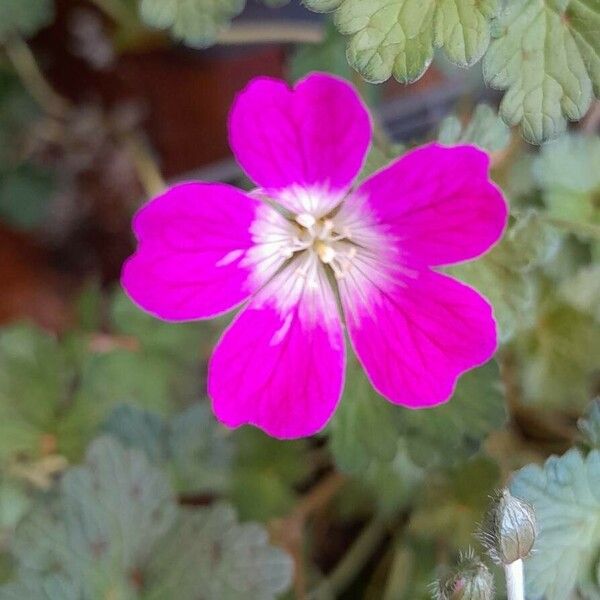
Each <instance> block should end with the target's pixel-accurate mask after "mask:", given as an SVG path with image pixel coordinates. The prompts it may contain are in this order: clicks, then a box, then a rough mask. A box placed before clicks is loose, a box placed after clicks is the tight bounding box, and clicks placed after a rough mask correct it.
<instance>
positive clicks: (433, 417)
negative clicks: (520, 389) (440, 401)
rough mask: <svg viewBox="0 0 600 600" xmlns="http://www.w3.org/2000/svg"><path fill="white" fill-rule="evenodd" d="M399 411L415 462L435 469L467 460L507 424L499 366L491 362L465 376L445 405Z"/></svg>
mask: <svg viewBox="0 0 600 600" xmlns="http://www.w3.org/2000/svg"><path fill="white" fill-rule="evenodd" d="M397 410H399V412H398V414H397V418H398V420H399V432H400V434H401V435H403V436H404V437H405V439H406V445H407V448H408V452H409V456H410V457H411V459H412V460H413V461H414V462H415V463H417V464H419V465H424V466H432V465H453V464H456V463H458V462H460V461H464V460H465V459H467V458H468V457H469V456H472V455H474V454H475V453H476V452H477V451H478V450H479V449H480V447H481V444H482V443H483V441H484V440H485V438H486V437H487V436H488V434H489V433H491V432H492V431H494V430H496V429H500V428H501V427H502V426H503V425H504V423H505V421H506V407H505V404H504V394H503V389H502V385H501V382H500V372H499V369H498V365H497V364H496V362H495V361H490V362H489V363H487V364H486V365H484V366H483V367H479V368H477V369H473V370H471V371H468V372H467V373H465V374H464V375H462V376H461V378H460V379H459V380H458V384H457V386H456V390H455V392H454V395H453V396H452V398H451V399H450V401H449V402H447V403H446V404H444V405H441V406H437V407H434V408H430V409H427V410H407V409H397Z"/></svg>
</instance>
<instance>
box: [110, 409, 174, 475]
mask: <svg viewBox="0 0 600 600" xmlns="http://www.w3.org/2000/svg"><path fill="white" fill-rule="evenodd" d="M100 431H101V432H102V433H104V434H106V435H110V436H113V437H114V438H116V439H117V440H119V442H120V443H121V444H122V445H123V446H125V447H126V448H138V449H139V450H142V451H143V452H144V454H145V455H146V456H147V457H148V458H149V459H150V461H151V462H152V463H153V464H156V465H160V464H162V463H164V462H165V461H166V460H167V457H168V449H167V431H168V430H167V425H166V423H165V421H164V419H163V418H162V417H161V416H160V415H158V414H156V413H153V412H150V411H147V410H143V409H140V408H138V407H135V406H130V405H128V404H124V405H121V406H117V407H116V408H115V409H114V410H113V411H112V412H111V413H110V415H109V416H108V418H107V419H106V421H105V422H104V423H103V424H102V427H101V428H100Z"/></svg>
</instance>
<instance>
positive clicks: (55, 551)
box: [0, 437, 291, 600]
mask: <svg viewBox="0 0 600 600" xmlns="http://www.w3.org/2000/svg"><path fill="white" fill-rule="evenodd" d="M12 552H13V554H14V555H15V558H16V560H17V562H18V579H17V580H16V581H15V582H12V583H10V584H7V585H5V586H3V587H1V588H0V598H2V600H8V599H11V598H17V597H18V598H21V599H22V600H23V599H25V598H31V599H32V600H33V599H34V598H35V599H36V600H38V599H39V598H45V597H48V598H54V599H56V598H61V600H62V599H63V598H64V599H71V598H73V600H75V599H77V600H94V599H95V598H124V599H131V600H133V599H136V598H139V599H141V598H144V599H148V598H153V599H157V600H158V599H159V598H160V599H162V598H167V597H173V596H174V595H175V594H176V595H177V598H180V599H181V600H194V599H195V598H198V597H199V596H202V597H206V598H208V599H211V600H220V599H224V598H227V599H231V600H235V599H237V598H239V599H242V598H246V597H247V595H246V592H247V591H248V590H251V591H252V593H253V597H256V598H265V599H269V598H274V597H275V596H276V595H277V594H278V593H281V592H283V591H285V589H286V588H287V587H288V586H289V583H290V577H291V561H290V559H289V558H288V557H287V556H286V555H285V554H284V553H283V552H282V551H281V550H278V549H276V548H273V547H271V546H270V545H269V543H268V538H267V534H266V531H265V530H264V529H263V528H262V527H260V526H258V525H255V524H244V525H238V523H237V521H236V518H235V514H234V512H233V511H232V510H231V509H230V508H228V507H226V506H220V505H217V506H215V507H212V508H205V509H197V510H194V511H187V510H182V509H181V508H179V507H178V505H177V503H176V501H175V497H174V495H173V491H172V489H171V486H170V485H169V482H168V478H167V476H166V474H165V473H163V472H162V471H161V470H160V469H158V468H157V467H155V466H153V465H151V464H150V462H149V461H148V459H147V458H146V456H145V455H144V454H143V453H142V452H141V451H139V450H137V449H125V448H124V447H123V446H121V445H120V444H119V443H117V442H116V441H115V440H114V439H111V438H108V437H105V438H99V439H97V440H96V441H95V442H94V443H93V444H92V445H91V446H90V448H89V450H88V453H87V457H86V462H85V464H84V465H83V466H81V467H75V468H72V469H70V470H69V471H68V472H67V473H66V475H65V476H64V478H63V480H62V482H61V485H60V490H59V493H58V496H57V497H56V499H55V500H54V501H53V502H52V503H51V504H50V505H49V504H48V503H47V502H46V503H42V504H40V505H38V506H37V507H36V508H35V510H34V511H33V512H32V513H31V514H30V516H28V517H26V518H25V520H24V521H23V522H22V523H21V524H20V525H19V527H18V529H17V532H16V538H15V541H14V543H13V545H12ZM59 590H60V591H59ZM56 594H58V595H56Z"/></svg>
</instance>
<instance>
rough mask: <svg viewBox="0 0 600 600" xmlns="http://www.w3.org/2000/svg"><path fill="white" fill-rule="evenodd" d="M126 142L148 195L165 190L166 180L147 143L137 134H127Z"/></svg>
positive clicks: (154, 194)
mask: <svg viewBox="0 0 600 600" xmlns="http://www.w3.org/2000/svg"><path fill="white" fill-rule="evenodd" d="M125 144H126V146H127V149H128V151H129V155H130V156H131V159H132V160H133V164H134V165H135V168H136V171H137V174H138V177H139V180H140V182H141V183H142V185H143V186H144V189H145V190H146V193H147V194H148V196H156V195H158V194H160V193H161V192H162V191H164V189H165V187H166V184H165V180H164V179H163V176H162V174H161V172H160V169H159V168H158V165H157V164H156V161H155V160H154V157H153V156H152V155H151V154H150V152H149V151H148V149H147V147H146V144H145V143H144V142H143V141H142V140H141V139H140V138H139V136H137V135H135V134H132V135H129V136H127V137H126V139H125Z"/></svg>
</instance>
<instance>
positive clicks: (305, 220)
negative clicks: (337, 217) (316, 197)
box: [296, 213, 317, 229]
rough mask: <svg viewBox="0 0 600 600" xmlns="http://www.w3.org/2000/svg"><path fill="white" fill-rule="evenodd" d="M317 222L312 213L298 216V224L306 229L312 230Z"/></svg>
mask: <svg viewBox="0 0 600 600" xmlns="http://www.w3.org/2000/svg"><path fill="white" fill-rule="evenodd" d="M316 222H317V221H316V220H315V218H314V217H313V216H312V215H311V214H310V213H301V214H299V215H296V223H298V225H302V227H306V229H312V228H313V227H314V226H315V223H316Z"/></svg>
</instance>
